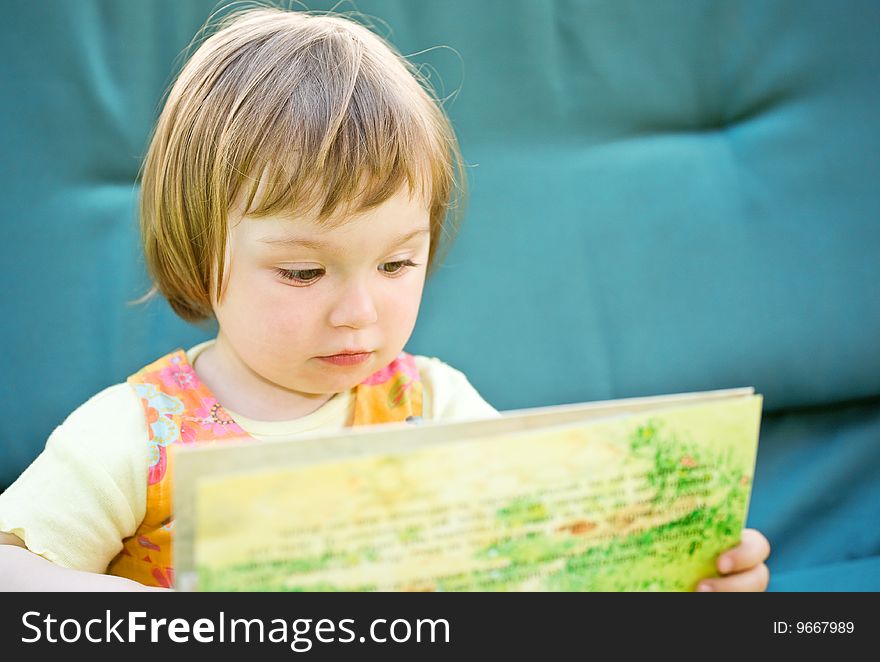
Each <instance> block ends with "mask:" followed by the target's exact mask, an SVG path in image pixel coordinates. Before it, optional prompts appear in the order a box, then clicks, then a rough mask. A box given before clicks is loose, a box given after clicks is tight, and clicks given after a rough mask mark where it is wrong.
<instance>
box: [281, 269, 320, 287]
mask: <svg viewBox="0 0 880 662" xmlns="http://www.w3.org/2000/svg"><path fill="white" fill-rule="evenodd" d="M275 271H276V272H278V275H279V276H281V277H282V278H283V279H284V280H289V281H291V282H292V283H294V284H299V285H309V284H311V283H314V282H315V281H316V280H318V279H319V278H320V277H321V276H323V275H324V270H323V269H282V268H277V269H275Z"/></svg>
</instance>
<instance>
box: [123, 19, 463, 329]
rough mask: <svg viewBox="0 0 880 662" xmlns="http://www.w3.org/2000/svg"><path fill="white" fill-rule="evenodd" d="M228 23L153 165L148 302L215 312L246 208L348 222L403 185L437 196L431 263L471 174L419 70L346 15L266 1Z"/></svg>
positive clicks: (175, 100)
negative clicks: (231, 239)
mask: <svg viewBox="0 0 880 662" xmlns="http://www.w3.org/2000/svg"><path fill="white" fill-rule="evenodd" d="M217 27H218V30H217V31H216V32H215V33H214V34H212V36H210V37H209V38H208V39H206V40H205V41H204V42H203V43H202V44H201V46H199V48H198V49H197V50H196V52H195V53H194V54H193V55H192V57H191V58H190V59H189V61H188V62H187V63H186V64H185V66H184V67H183V69H182V70H181V72H180V74H179V76H178V77H177V80H176V81H175V83H174V85H173V87H172V88H171V90H170V92H169V93H168V97H167V100H166V102H165V105H164V108H163V110H162V113H161V115H160V116H159V120H158V122H157V124H156V127H155V130H154V132H153V136H152V140H151V142H150V147H149V150H148V152H147V156H146V159H145V161H144V165H143V176H142V185H141V197H140V219H141V238H142V241H143V247H144V256H145V259H146V265H147V270H148V272H149V274H150V277H151V279H152V281H153V285H154V286H153V290H152V291H151V293H150V294H148V295H147V297H145V298H149V296H151V295H152V294H155V293H156V292H157V291H158V292H161V293H162V294H163V295H164V296H165V298H166V299H167V300H168V302H169V303H170V304H171V307H172V308H173V309H174V311H175V312H176V313H177V314H178V315H180V317H182V318H183V319H185V320H187V321H190V322H197V321H202V320H206V319H209V318H211V317H212V316H213V312H212V305H211V301H212V299H211V288H212V287H214V288H215V296H216V300H219V299H220V297H221V289H222V286H223V272H224V261H225V254H226V241H227V218H228V210H229V209H230V207H232V206H233V205H234V204H240V205H241V209H242V210H243V213H245V214H247V215H249V216H253V217H265V216H269V215H279V214H285V215H290V216H297V215H301V214H304V213H307V212H314V211H315V210H317V219H318V221H319V222H321V223H328V224H329V223H331V222H333V223H338V221H331V217H333V218H338V216H339V215H344V214H346V213H357V212H360V211H365V210H367V209H370V208H372V207H375V206H377V205H379V204H381V203H383V202H385V201H386V200H388V199H389V198H390V197H392V196H393V195H394V194H395V193H396V192H397V191H399V190H400V189H401V187H402V186H403V185H404V184H406V185H408V186H409V190H410V191H411V192H412V194H414V195H419V196H421V199H423V200H424V201H425V202H426V203H427V207H428V210H429V213H430V227H431V244H430V254H429V261H428V267H429V270H432V269H433V268H434V267H435V266H436V263H437V262H438V261H439V257H438V249H440V253H443V252H445V250H446V249H448V246H449V244H450V243H451V241H452V239H453V238H454V236H455V234H456V232H457V229H458V225H459V222H460V219H461V213H462V211H463V205H464V201H465V195H466V181H467V180H466V175H465V170H464V164H463V160H462V157H461V152H460V150H459V146H458V142H457V140H456V137H455V133H454V131H453V129H452V125H451V123H450V121H449V119H448V117H447V116H446V114H445V112H444V110H443V108H442V104H441V102H440V101H439V100H438V98H437V96H436V94H435V92H434V91H433V90H432V88H431V87H430V85H429V84H428V83H427V81H426V80H425V78H424V77H423V76H422V75H421V74H420V73H419V71H418V70H417V69H416V68H415V67H414V66H413V65H412V64H411V63H410V62H409V61H408V60H406V59H405V58H404V57H403V56H402V55H400V54H399V53H398V52H397V51H396V50H395V49H394V48H393V47H392V46H391V45H389V44H388V43H387V42H386V41H385V40H383V39H382V38H381V37H380V36H378V35H376V34H374V33H373V32H371V31H370V30H368V29H367V28H366V27H364V26H362V25H360V24H358V23H355V22H354V21H351V20H348V19H346V18H343V17H341V16H337V15H326V14H324V15H316V14H307V13H303V12H293V11H288V10H284V9H278V8H269V7H260V8H257V9H247V10H244V11H238V12H236V13H234V14H232V15H230V16H227V17H226V18H225V19H223V20H222V21H221V22H220V23H219V25H218V26H217ZM258 188H259V189H260V191H259V196H258V195H257V191H258ZM337 213H338V214H337Z"/></svg>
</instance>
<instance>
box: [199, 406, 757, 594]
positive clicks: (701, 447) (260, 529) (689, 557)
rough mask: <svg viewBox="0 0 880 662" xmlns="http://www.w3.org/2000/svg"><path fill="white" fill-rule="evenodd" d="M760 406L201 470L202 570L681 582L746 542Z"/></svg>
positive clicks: (296, 578) (259, 584) (255, 575)
mask: <svg viewBox="0 0 880 662" xmlns="http://www.w3.org/2000/svg"><path fill="white" fill-rule="evenodd" d="M760 411H761V397H760V396H748V397H738V398H733V399H729V400H717V401H711V400H710V401H708V402H703V403H699V404H694V405H690V406H687V405H685V406H681V407H677V408H671V409H669V410H668V411H666V410H659V411H648V412H637V413H626V414H621V415H619V416H617V417H614V418H599V419H595V420H587V421H583V422H581V423H576V424H569V425H563V426H556V427H551V428H540V429H530V430H519V431H515V432H509V433H506V434H503V435H500V436H499V435H495V436H486V437H476V438H472V439H467V440H465V441H461V442H459V443H454V444H441V445H432V446H426V447H418V448H414V449H413V450H411V451H408V452H395V453H384V454H378V455H363V456H357V457H347V458H344V459H341V460H337V461H321V462H315V463H311V464H307V465H301V466H289V467H279V468H270V469H266V470H263V471H257V472H251V473H246V474H237V475H221V476H213V477H209V478H203V479H201V480H200V481H199V482H198V485H197V487H196V490H195V495H196V496H195V502H196V503H195V537H194V563H195V567H196V570H197V578H196V579H195V581H196V585H197V588H198V589H199V590H223V591H226V590H247V591H256V590H289V591H303V590H309V591H311V590H333V591H339V590H344V591H353V590H358V591H360V590H379V591H390V590H407V591H461V590H466V591H474V590H493V591H506V590H517V591H523V590H540V591H546V590H600V591H618V590H692V589H693V588H694V586H695V585H696V583H697V582H698V581H699V580H700V579H703V578H705V577H707V576H712V575H714V574H715V571H714V562H715V558H716V557H717V555H718V554H719V553H720V552H722V551H724V550H726V549H728V548H730V547H732V546H734V545H735V544H737V542H738V540H739V535H740V532H741V529H742V526H743V523H744V521H745V518H746V513H747V508H748V499H749V495H750V491H751V481H752V477H753V472H754V461H755V453H756V450H757V438H758V428H759V424H760ZM190 579H192V578H190ZM184 588H187V586H186V585H184Z"/></svg>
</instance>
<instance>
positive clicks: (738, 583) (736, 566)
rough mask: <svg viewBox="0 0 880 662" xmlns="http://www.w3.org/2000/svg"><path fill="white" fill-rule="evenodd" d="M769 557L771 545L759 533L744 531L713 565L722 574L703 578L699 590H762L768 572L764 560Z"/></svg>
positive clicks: (750, 530)
mask: <svg viewBox="0 0 880 662" xmlns="http://www.w3.org/2000/svg"><path fill="white" fill-rule="evenodd" d="M768 556H770V543H769V542H767V538H765V537H764V535H763V534H762V533H761V532H760V531H756V530H755V529H743V532H742V539H741V541H740V543H739V545H737V546H736V547H734V548H733V549H730V550H728V551H726V552H724V553H723V554H721V555H719V556H718V560H717V561H716V566H717V567H718V572H719V573H720V574H721V575H722V576H721V577H716V578H712V579H704V580H703V581H701V582H700V583H699V584H698V585H697V590H698V591H765V590H767V584H768V583H769V581H770V571H769V570H768V569H767V566H766V564H765V563H764V561H766V560H767V557H768Z"/></svg>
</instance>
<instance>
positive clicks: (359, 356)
mask: <svg viewBox="0 0 880 662" xmlns="http://www.w3.org/2000/svg"><path fill="white" fill-rule="evenodd" d="M372 354H373V352H368V351H366V350H361V349H355V350H345V351H344V352H340V353H339V354H331V355H330V356H319V357H318V358H319V359H321V360H322V361H324V362H326V363H330V364H332V365H339V366H352V365H360V364H361V363H363V362H365V361H366V360H367V359H369V358H370V356H372Z"/></svg>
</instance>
